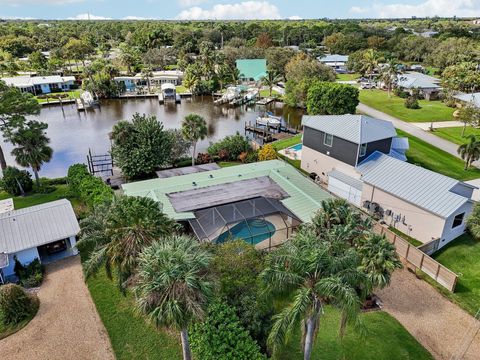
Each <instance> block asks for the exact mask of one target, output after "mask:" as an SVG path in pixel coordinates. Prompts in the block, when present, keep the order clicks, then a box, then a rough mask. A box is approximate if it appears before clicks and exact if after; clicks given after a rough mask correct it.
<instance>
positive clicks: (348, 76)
mask: <svg viewBox="0 0 480 360" xmlns="http://www.w3.org/2000/svg"><path fill="white" fill-rule="evenodd" d="M359 77H360V74H357V73H354V74H337V80H338V81H354V80H357V79H358V78H359Z"/></svg>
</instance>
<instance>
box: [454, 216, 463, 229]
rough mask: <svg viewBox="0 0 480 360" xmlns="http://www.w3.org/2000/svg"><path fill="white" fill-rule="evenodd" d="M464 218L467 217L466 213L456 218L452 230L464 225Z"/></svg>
mask: <svg viewBox="0 0 480 360" xmlns="http://www.w3.org/2000/svg"><path fill="white" fill-rule="evenodd" d="M464 217H465V213H461V214H458V215H457V216H455V218H454V219H453V224H452V229H454V228H456V227H459V226H460V225H462V223H463V218H464Z"/></svg>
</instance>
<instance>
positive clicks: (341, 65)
mask: <svg viewBox="0 0 480 360" xmlns="http://www.w3.org/2000/svg"><path fill="white" fill-rule="evenodd" d="M318 61H320V62H321V63H322V64H324V65H327V66H329V67H331V68H332V69H333V70H334V71H335V72H337V73H344V72H346V71H347V61H348V55H338V54H332V55H325V56H324V57H320V58H318Z"/></svg>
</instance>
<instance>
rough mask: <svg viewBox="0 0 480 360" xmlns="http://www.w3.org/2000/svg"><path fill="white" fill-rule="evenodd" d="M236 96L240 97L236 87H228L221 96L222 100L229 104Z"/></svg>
mask: <svg viewBox="0 0 480 360" xmlns="http://www.w3.org/2000/svg"><path fill="white" fill-rule="evenodd" d="M238 95H240V89H239V88H237V87H236V86H229V87H228V88H227V91H226V92H225V94H224V95H223V96H222V98H224V99H225V100H226V101H227V102H229V101H232V100H234V99H236V98H237V97H238Z"/></svg>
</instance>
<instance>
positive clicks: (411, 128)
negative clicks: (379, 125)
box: [357, 103, 460, 158]
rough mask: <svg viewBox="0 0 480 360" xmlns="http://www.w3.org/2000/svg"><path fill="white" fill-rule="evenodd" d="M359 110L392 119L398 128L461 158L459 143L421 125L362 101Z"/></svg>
mask: <svg viewBox="0 0 480 360" xmlns="http://www.w3.org/2000/svg"><path fill="white" fill-rule="evenodd" d="M357 110H358V111H359V112H361V113H363V114H366V115H369V116H371V117H375V118H378V119H382V120H388V121H391V122H392V123H393V125H394V126H395V127H396V128H398V129H400V130H403V131H405V132H408V133H409V134H412V135H413V136H415V137H418V138H419V139H422V140H423V141H426V142H428V143H429V144H431V145H433V146H436V147H437V148H439V149H442V150H443V151H446V152H448V153H449V154H452V155H454V156H456V157H457V158H460V155H458V153H457V149H458V145H457V144H454V143H452V142H450V141H447V140H444V139H442V138H439V137H438V136H435V135H433V134H430V133H428V132H425V131H424V130H422V129H420V128H419V127H417V126H415V125H413V124H411V123H407V122H405V121H402V120H400V119H397V118H395V117H393V116H390V115H388V114H385V113H384V112H382V111H379V110H376V109H374V108H372V107H370V106H367V105H365V104H361V103H360V104H359V105H358V107H357ZM427 124H430V123H427Z"/></svg>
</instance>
